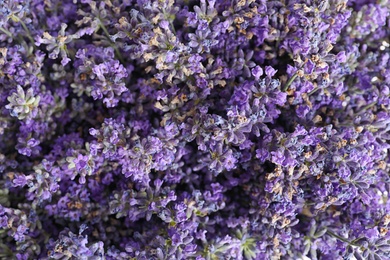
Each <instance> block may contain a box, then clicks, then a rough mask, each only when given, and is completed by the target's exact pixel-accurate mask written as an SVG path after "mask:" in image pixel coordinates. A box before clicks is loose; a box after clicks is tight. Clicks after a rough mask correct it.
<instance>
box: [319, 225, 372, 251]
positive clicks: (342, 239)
mask: <svg viewBox="0 0 390 260" xmlns="http://www.w3.org/2000/svg"><path fill="white" fill-rule="evenodd" d="M326 233H328V235H330V236H332V237H334V238H336V239H338V240H340V241H343V242H344V243H347V244H348V245H350V246H356V247H360V248H362V249H363V251H364V249H365V248H364V247H361V246H360V245H357V244H355V243H353V242H351V241H348V240H347V239H345V238H343V237H341V236H339V235H337V234H335V233H333V232H332V231H329V230H328V231H326ZM354 241H356V240H354Z"/></svg>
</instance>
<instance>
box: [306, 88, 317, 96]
mask: <svg viewBox="0 0 390 260" xmlns="http://www.w3.org/2000/svg"><path fill="white" fill-rule="evenodd" d="M319 89H320V88H319V87H316V88H314V89H313V90H312V91H310V92H309V93H308V94H307V95H308V96H311V95H313V94H314V93H316V92H317V90H319Z"/></svg>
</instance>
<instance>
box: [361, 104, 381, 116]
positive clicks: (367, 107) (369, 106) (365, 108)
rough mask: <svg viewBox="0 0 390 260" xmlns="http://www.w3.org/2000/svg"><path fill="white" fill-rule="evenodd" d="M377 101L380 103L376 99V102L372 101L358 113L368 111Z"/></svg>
mask: <svg viewBox="0 0 390 260" xmlns="http://www.w3.org/2000/svg"><path fill="white" fill-rule="evenodd" d="M377 103H378V102H377V101H374V102H372V103H370V104H368V105H366V106H365V107H363V108H362V109H361V110H360V111H359V112H358V114H360V113H362V112H364V111H366V110H367V109H370V108H372V107H373V106H375V105H376V104H377Z"/></svg>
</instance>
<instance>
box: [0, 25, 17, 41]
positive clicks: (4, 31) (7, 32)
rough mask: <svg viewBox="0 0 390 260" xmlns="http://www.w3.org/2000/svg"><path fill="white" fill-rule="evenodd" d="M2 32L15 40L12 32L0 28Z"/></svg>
mask: <svg viewBox="0 0 390 260" xmlns="http://www.w3.org/2000/svg"><path fill="white" fill-rule="evenodd" d="M0 31H2V32H3V33H5V34H6V35H7V36H8V37H10V38H14V37H13V36H12V33H11V32H10V31H8V30H6V29H4V28H3V27H0Z"/></svg>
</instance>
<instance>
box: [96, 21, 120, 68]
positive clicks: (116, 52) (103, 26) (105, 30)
mask: <svg viewBox="0 0 390 260" xmlns="http://www.w3.org/2000/svg"><path fill="white" fill-rule="evenodd" d="M99 21H100V28H102V30H103V32H104V34H105V35H106V37H107V39H108V40H109V41H110V42H111V47H113V48H114V51H115V54H116V56H117V57H118V59H119V60H120V62H121V63H124V60H123V58H122V55H121V53H120V52H119V49H118V47H117V46H116V45H115V43H114V42H113V41H112V40H111V38H110V34H109V33H108V30H107V28H106V26H105V25H104V24H103V22H102V20H100V18H99Z"/></svg>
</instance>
